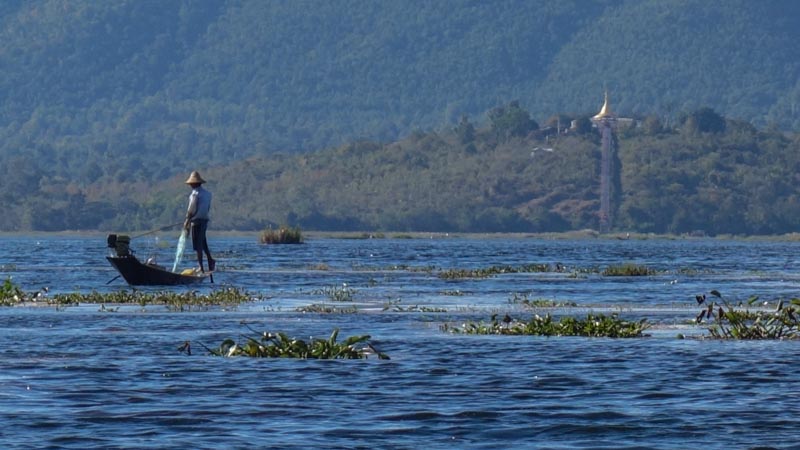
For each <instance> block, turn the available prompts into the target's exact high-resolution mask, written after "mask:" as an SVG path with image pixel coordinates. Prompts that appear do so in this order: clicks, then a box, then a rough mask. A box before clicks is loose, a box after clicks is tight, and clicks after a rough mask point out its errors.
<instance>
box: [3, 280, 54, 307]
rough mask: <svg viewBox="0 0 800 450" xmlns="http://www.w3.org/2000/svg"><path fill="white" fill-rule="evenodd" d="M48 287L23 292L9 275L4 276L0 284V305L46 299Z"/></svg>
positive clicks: (12, 304)
mask: <svg viewBox="0 0 800 450" xmlns="http://www.w3.org/2000/svg"><path fill="white" fill-rule="evenodd" d="M47 291H48V289H47V288H46V287H45V288H42V289H40V290H39V291H36V292H30V293H28V292H25V291H23V290H22V288H20V287H19V286H17V285H16V284H15V283H14V282H13V281H11V277H6V279H5V281H3V284H2V285H0V306H14V305H18V304H21V303H26V302H39V301H47Z"/></svg>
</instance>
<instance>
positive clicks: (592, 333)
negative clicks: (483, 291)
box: [440, 314, 650, 338]
mask: <svg viewBox="0 0 800 450" xmlns="http://www.w3.org/2000/svg"><path fill="white" fill-rule="evenodd" d="M649 327H650V325H649V324H648V323H647V319H642V320H640V321H638V322H631V321H628V320H624V319H621V318H620V317H619V315H617V314H611V315H609V316H606V315H603V314H597V315H595V314H588V315H587V317H586V319H578V318H575V317H571V316H564V317H562V318H561V319H560V320H556V319H554V318H553V316H551V315H550V314H547V315H545V316H539V315H538V314H535V315H534V316H533V317H531V319H530V320H528V321H519V320H515V319H513V318H512V317H511V316H509V315H508V314H506V315H505V316H504V317H503V318H502V319H499V320H498V318H497V314H495V315H492V317H491V319H490V320H489V322H467V323H464V324H462V325H460V326H451V325H448V324H444V325H442V326H441V327H440V328H441V329H442V331H445V332H449V333H457V334H505V335H527V336H584V337H610V338H634V337H642V336H643V332H644V331H645V330H646V329H647V328H649Z"/></svg>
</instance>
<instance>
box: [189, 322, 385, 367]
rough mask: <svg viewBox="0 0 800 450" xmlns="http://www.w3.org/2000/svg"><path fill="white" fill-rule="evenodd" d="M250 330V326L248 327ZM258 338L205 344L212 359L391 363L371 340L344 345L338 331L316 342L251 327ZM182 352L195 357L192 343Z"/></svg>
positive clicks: (362, 338) (350, 339)
mask: <svg viewBox="0 0 800 450" xmlns="http://www.w3.org/2000/svg"><path fill="white" fill-rule="evenodd" d="M245 326H247V324H245ZM247 328H248V329H250V331H252V332H253V333H255V334H256V336H255V337H245V342H244V343H242V344H239V343H236V341H234V340H233V339H225V340H224V341H223V342H222V344H220V346H219V347H217V348H215V349H211V348H208V347H206V346H204V345H202V344H200V345H201V346H203V348H205V349H206V350H207V351H208V352H209V353H210V354H211V355H213V356H222V357H234V356H247V357H251V358H299V359H366V358H367V357H368V356H369V355H373V356H376V357H377V358H378V359H389V356H388V355H386V354H385V353H383V352H380V351H378V350H377V349H376V348H375V347H374V346H373V345H372V344H370V343H369V340H370V336H369V335H363V336H350V337H348V338H346V339H345V340H344V341H341V342H339V341H338V340H337V338H338V336H339V329H338V328H336V329H334V330H333V332H332V333H331V335H330V337H329V338H328V339H314V338H312V339H311V340H310V341H308V342H307V341H304V340H302V339H297V338H291V337H289V336H288V335H286V334H284V333H270V332H266V331H264V332H263V333H259V332H257V331H255V330H253V329H252V328H250V327H249V326H247ZM179 350H180V351H182V352H185V353H187V354H191V345H190V343H189V342H186V343H184V344H183V345H182V346H180V347H179Z"/></svg>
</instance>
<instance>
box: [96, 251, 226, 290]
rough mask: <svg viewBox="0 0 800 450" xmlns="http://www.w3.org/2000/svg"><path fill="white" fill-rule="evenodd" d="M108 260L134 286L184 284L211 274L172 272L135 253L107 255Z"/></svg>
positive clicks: (192, 282)
mask: <svg viewBox="0 0 800 450" xmlns="http://www.w3.org/2000/svg"><path fill="white" fill-rule="evenodd" d="M106 259H108V262H110V263H111V265H112V266H114V268H115V269H117V271H118V272H119V273H120V275H122V278H124V279H125V281H127V282H128V284H130V285H132V286H144V285H149V286H157V285H166V286H176V285H182V284H194V283H200V282H202V281H203V280H205V279H206V278H209V277H210V276H211V272H205V273H200V274H196V275H195V274H191V275H189V274H186V275H185V274H182V273H176V272H170V271H169V270H166V269H164V268H163V267H161V266H156V265H152V264H144V263H142V262H141V261H139V259H137V258H136V257H135V256H133V255H129V256H106Z"/></svg>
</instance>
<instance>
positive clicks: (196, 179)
mask: <svg viewBox="0 0 800 450" xmlns="http://www.w3.org/2000/svg"><path fill="white" fill-rule="evenodd" d="M205 182H206V180H204V179H203V177H201V176H200V174H199V173H197V171H196V170H195V171H193V172H192V173H191V175H189V179H188V180H186V184H195V183H197V184H203V183H205Z"/></svg>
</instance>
